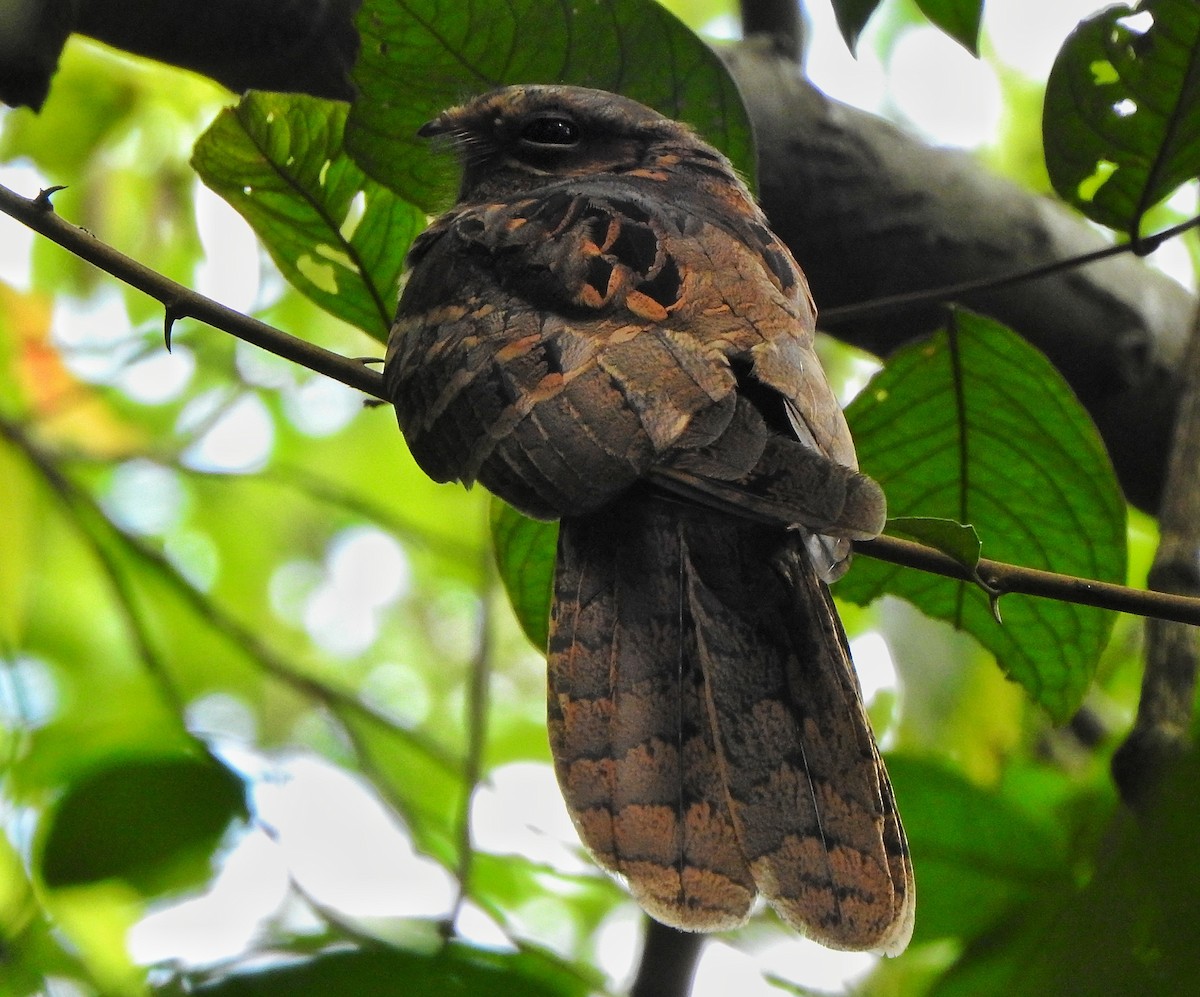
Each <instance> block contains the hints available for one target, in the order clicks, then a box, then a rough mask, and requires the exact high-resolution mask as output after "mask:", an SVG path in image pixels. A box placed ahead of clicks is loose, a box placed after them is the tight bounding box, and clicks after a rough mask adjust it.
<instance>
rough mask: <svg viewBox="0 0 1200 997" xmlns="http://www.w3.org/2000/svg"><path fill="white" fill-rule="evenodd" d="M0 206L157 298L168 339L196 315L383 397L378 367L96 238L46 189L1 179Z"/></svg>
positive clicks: (202, 319) (381, 379) (65, 247)
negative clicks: (35, 191) (22, 188)
mask: <svg viewBox="0 0 1200 997" xmlns="http://www.w3.org/2000/svg"><path fill="white" fill-rule="evenodd" d="M0 211H3V212H4V213H5V214H6V215H8V216H10V217H11V218H15V219H16V220H17V221H19V222H20V223H21V224H22V225H25V226H27V227H29V228H31V229H33V231H35V232H37V233H38V234H39V235H44V236H45V237H46V238H47V239H49V240H50V241H51V242H56V243H58V245H60V246H62V247H63V248H64V249H66V250H68V251H70V252H72V253H74V254H75V255H76V256H78V257H79V258H80V259H82V260H86V261H87V262H88V263H91V264H92V265H93V266H97V267H99V268H100V269H101V270H103V271H105V272H106V273H109V274H112V276H114V277H116V278H117V279H118V280H121V281H124V282H125V283H126V284H129V285H130V286H131V287H136V288H137V289H138V290H139V291H144V292H145V293H146V294H148V295H150V297H152V298H155V299H156V300H157V301H159V302H160V303H161V304H162V306H163V308H164V309H165V310H166V319H165V323H166V324H165V327H164V328H165V333H166V336H167V337H168V339H169V337H170V332H171V325H172V324H173V323H174V322H175V321H177V320H178V319H180V318H194V319H199V320H200V321H201V322H204V323H206V324H207V325H210V326H212V327H213V328H214V329H219V330H221V331H222V332H227V333H229V334H230V335H232V336H236V337H237V338H238V339H241V340H244V341H245V342H247V343H252V344H253V345H255V346H260V347H262V348H263V349H264V350H267V351H268V352H270V353H274V354H275V355H276V356H279V357H283V358H284V359H285V360H292V361H294V362H295V363H298V364H300V365H301V366H303V367H307V368H308V369H309V370H313V371H316V372H317V373H319V374H325V375H327V376H329V377H332V378H333V379H334V380H336V381H341V382H342V384H345V385H347V386H349V387H351V388H357V389H358V390H359V391H363V392H365V393H366V394H368V395H373V396H374V397H376V398H383V375H381V374H380V373H379V372H378V371H375V370H371V368H369V367H367V366H364V365H363V364H362V363H360V362H358V361H355V360H350V359H348V358H346V357H343V356H341V355H340V354H337V353H334V352H332V351H331V350H326V349H323V348H322V347H320V346H316V345H314V344H313V343H309V342H306V341H305V340H303V339H298V338H297V337H295V336H290V335H288V334H287V333H286V332H283V331H281V330H279V329H276V328H275V327H274V326H270V325H267V323H266V322H260V321H259V320H258V319H255V318H250V317H249V316H248V315H243V314H242V313H241V312H239V311H237V310H235V309H233V308H230V307H228V306H227V305H223V304H221V303H220V302H218V301H214V300H213V299H212V298H208V297H205V296H204V295H203V294H199V293H197V292H196V291H193V290H192V289H191V288H188V287H185V286H184V285H183V284H179V283H177V282H176V281H173V280H171V279H170V278H169V277H165V276H163V275H162V274H160V273H158V272H157V271H156V270H151V269H150V268H149V267H147V266H146V265H145V264H142V263H139V262H138V261H137V260H135V259H133V258H132V257H129V256H126V255H125V254H124V253H122V252H120V251H119V250H117V249H114V248H113V247H112V246H110V245H108V244H107V243H104V242H101V241H100V240H99V239H97V238H96V237H95V236H93V235H92V234H91V233H90V232H88V231H87V230H86V229H82V228H80V227H79V226H77V225H72V224H71V223H70V222H68V221H65V220H64V219H63V218H61V217H59V216H58V215H57V214H55V212H54V209H53V207H52V206H51V204H50V197H49V192H42V193H41V194H39V195H38V196H37V197H36V198H33V199H32V200H30V199H29V198H25V197H22V196H21V195H20V194H17V193H15V192H14V191H12V190H9V189H8V188H7V187H4V186H2V185H0Z"/></svg>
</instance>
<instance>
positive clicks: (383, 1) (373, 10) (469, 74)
mask: <svg viewBox="0 0 1200 997" xmlns="http://www.w3.org/2000/svg"><path fill="white" fill-rule="evenodd" d="M358 27H359V32H360V34H361V36H362V47H361V50H360V53H359V59H358V63H357V65H356V66H355V70H354V81H355V84H356V85H357V86H358V88H359V91H360V96H359V99H358V100H356V101H355V103H354V106H353V108H352V109H351V112H350V119H349V121H348V122H347V125H346V145H347V149H348V150H349V152H350V154H351V155H352V156H353V157H354V158H355V159H356V160H357V161H358V162H359V163H360V164H361V165H362V167H363V169H365V170H366V171H367V172H368V173H369V174H370V175H371V176H373V177H375V178H376V179H378V180H379V181H380V182H382V183H385V184H387V185H388V186H390V187H391V188H392V189H393V190H396V191H399V192H400V193H402V194H403V195H404V196H405V197H407V198H408V199H410V200H412V201H413V202H415V203H417V204H419V205H421V206H422V207H423V208H426V209H427V210H430V211H433V210H436V209H438V208H439V207H442V206H444V205H445V204H446V203H447V202H448V201H449V200H450V199H451V198H452V197H453V194H454V190H455V188H456V186H457V171H456V170H455V169H454V168H453V164H452V163H451V162H450V161H449V159H448V158H447V157H432V156H430V155H429V147H428V144H427V143H426V142H424V141H423V140H420V139H418V138H417V137H416V131H417V129H418V128H419V127H420V126H421V125H422V124H423V123H424V122H426V121H428V120H429V119H430V118H432V117H434V116H436V115H437V114H439V113H440V112H441V111H443V110H445V108H447V107H449V106H451V105H454V104H458V103H461V102H462V101H463V100H464V99H465V98H467V97H469V96H470V95H471V94H472V93H482V92H484V91H487V90H491V89H493V88H495V87H498V86H502V85H504V84H511V83H571V84H577V85H580V86H590V87H598V88H601V89H604V90H612V91H615V92H617V93H621V94H624V95H626V96H628V97H632V98H633V99H635V100H639V101H641V102H642V103H645V104H648V105H650V106H652V107H654V108H656V109H658V110H659V111H661V112H662V113H663V114H667V115H669V116H670V117H673V118H678V119H680V120H683V121H686V122H688V123H689V124H691V125H692V126H693V127H695V128H696V129H697V130H698V131H699V132H700V133H701V134H702V135H703V136H704V137H705V138H706V139H707V140H708V141H710V142H712V143H713V144H714V145H716V146H717V147H718V148H720V149H721V150H722V151H724V152H725V154H726V155H728V156H729V158H730V159H732V160H733V162H734V164H735V165H736V166H737V167H738V168H739V169H740V170H741V171H742V173H743V174H745V175H746V176H747V177H753V176H754V146H753V139H752V136H751V133H750V124H749V121H748V119H747V117H746V113H745V110H744V108H743V107H742V102H741V98H740V97H739V96H738V92H737V89H736V87H735V86H734V84H733V81H732V80H731V79H730V77H729V74H728V73H727V72H726V70H725V67H724V66H723V65H722V64H721V62H720V60H719V59H718V58H717V57H716V55H715V54H714V53H713V51H712V50H711V49H710V48H708V46H707V45H705V44H704V43H703V42H702V41H700V39H699V38H698V37H697V36H696V35H694V34H693V33H692V32H691V31H690V30H689V29H688V28H687V27H686V26H685V25H684V24H683V23H682V22H681V21H679V20H678V19H677V18H676V17H675V16H674V15H673V14H671V13H670V12H668V11H667V10H665V9H663V8H662V7H661V6H659V5H658V4H657V3H654V2H652V0H609V2H606V3H587V4H565V3H559V2H557V0H502V2H496V3H489V4H447V3H442V2H441V0H410V2H407V3H403V4H399V3H395V2H394V0H366V2H364V3H363V5H362V9H361V11H360V13H359V16H358Z"/></svg>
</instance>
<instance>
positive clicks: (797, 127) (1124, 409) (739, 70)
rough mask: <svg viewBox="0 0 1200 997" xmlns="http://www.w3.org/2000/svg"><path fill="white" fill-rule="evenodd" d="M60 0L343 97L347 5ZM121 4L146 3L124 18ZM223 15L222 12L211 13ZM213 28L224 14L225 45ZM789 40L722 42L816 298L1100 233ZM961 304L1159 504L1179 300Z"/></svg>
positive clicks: (880, 346) (180, 52) (84, 18)
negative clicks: (892, 110)
mask: <svg viewBox="0 0 1200 997" xmlns="http://www.w3.org/2000/svg"><path fill="white" fill-rule="evenodd" d="M14 2H15V3H17V5H18V6H20V5H21V4H22V3H27V2H28V3H33V2H34V0H14ZM74 2H77V3H78V5H79V7H78V15H79V22H78V24H79V25H83V26H85V27H86V28H87V30H89V31H91V32H92V33H93V34H94V35H95V36H96V37H100V38H104V39H105V40H107V41H108V42H110V43H111V44H115V45H125V46H128V47H130V48H131V49H132V50H134V51H137V52H139V53H141V54H147V55H152V56H155V57H158V58H160V59H164V60H166V61H170V62H173V63H175V64H177V65H184V66H187V67H189V68H192V69H196V70H198V71H200V72H205V73H209V74H210V75H212V76H213V77H214V78H216V79H218V80H220V81H221V82H223V83H225V84H226V85H227V86H231V87H233V88H235V89H240V88H242V87H245V86H251V85H252V86H256V87H261V88H264V89H278V90H286V89H292V90H301V91H306V92H309V93H316V94H322V95H341V96H344V95H345V94H347V93H348V92H349V82H348V80H347V78H346V75H345V74H346V66H348V65H349V58H350V53H351V52H352V50H353V44H352V41H353V39H352V32H353V27H352V24H351V20H350V12H351V10H352V9H353V8H355V7H356V6H357V0H261V2H259V3H255V4H246V3H244V2H237V0H212V2H210V3H206V4H196V3H195V2H194V0H136V2H131V0H74ZM74 2H72V3H68V4H67V5H66V6H67V9H68V10H69V9H71V8H72V7H73V6H74ZM788 2H790V0H788ZM231 6H232V7H236V8H237V10H236V11H235V12H233V13H230V8H231ZM133 10H140V11H142V15H141V16H139V17H131V16H130V13H129V12H130V11H133ZM222 10H223V11H225V12H226V14H227V15H228V17H229V18H230V20H225V21H222V18H221V16H219V12H220V11H222ZM781 10H782V8H781V7H780V5H779V2H778V0H761V2H760V3H757V4H755V5H754V6H753V9H750V10H748V12H747V13H748V15H751V14H753V15H754V16H753V17H751V21H750V23H751V26H752V27H763V28H766V29H767V30H771V31H776V32H778V30H780V26H781V25H783V30H785V33H786V25H787V23H789V22H788V19H787V18H786V17H784V16H783V13H781ZM164 12H167V13H164ZM168 15H169V16H168ZM201 15H203V16H201ZM222 23H225V24H229V23H234V24H236V25H237V34H238V38H237V40H236V44H233V43H231V42H230V41H229V39H228V38H227V37H225V35H224V34H223V33H222V28H221V24H222ZM151 25H158V26H159V27H158V28H157V29H156V30H154V31H150V30H148V26H151ZM180 25H186V26H187V30H179V27H180ZM314 25H317V26H319V27H318V28H317V29H314V27H313V26H314ZM313 30H319V32H321V34H320V35H318V36H317V38H318V40H320V39H324V41H325V42H326V44H324V45H321V46H319V49H320V51H321V52H323V53H324V54H323V55H320V56H319V57H316V56H314V55H313V53H312V52H311V51H310V50H309V49H306V48H305V45H306V44H308V42H307V41H306V39H308V40H309V41H312V40H313V38H314V36H313V35H312V34H311V32H312V31H313ZM347 32H350V33H351V35H350V36H349V37H350V38H351V41H350V43H347V42H346V38H347V37H348V36H347ZM168 36H169V37H168ZM156 38H157V39H158V40H157V41H156V40H155V39H156ZM313 44H316V42H315V41H314V42H313ZM781 51H782V54H781ZM788 52H789V46H788V45H783V46H780V44H779V40H778V39H777V38H765V39H764V38H752V39H750V40H749V41H747V42H745V43H742V44H740V45H736V46H733V47H731V48H729V49H727V50H725V53H724V54H725V57H726V62H727V64H728V65H729V67H730V69H731V71H732V72H733V74H734V76H735V77H736V79H737V80H738V83H739V85H740V86H741V89H742V93H743V95H744V97H745V98H746V101H747V103H748V106H749V108H750V113H751V116H752V118H753V119H754V122H755V126H756V129H757V134H758V141H759V161H760V166H761V184H760V187H761V193H762V199H763V202H764V205H765V207H766V209H767V213H768V214H769V215H770V217H771V220H772V223H773V224H774V226H775V227H776V228H777V230H778V231H779V232H780V234H781V235H782V236H783V237H784V239H786V240H787V242H788V243H789V245H790V246H791V247H792V248H793V250H794V251H795V253H796V256H797V258H798V259H799V260H800V262H801V264H802V265H803V266H804V268H805V270H806V271H807V273H808V275H809V278H810V280H811V283H812V285H813V290H814V294H815V296H816V299H817V302H818V304H819V305H820V306H821V308H822V309H824V310H826V311H832V310H833V309H835V308H838V307H840V306H844V305H849V304H854V303H859V302H864V301H868V300H870V299H873V298H878V297H883V296H889V295H892V294H896V293H901V292H905V291H913V290H918V289H923V288H933V287H938V286H943V285H949V284H955V283H959V282H961V281H964V280H970V279H974V278H979V277H984V276H993V275H1001V274H1008V273H1011V272H1012V271H1014V270H1016V269H1019V268H1022V267H1027V266H1033V265H1036V264H1040V263H1046V262H1049V261H1052V260H1057V259H1063V258H1066V257H1069V256H1075V255H1079V254H1081V253H1085V252H1088V251H1089V250H1093V249H1095V248H1097V246H1099V245H1102V244H1103V239H1102V238H1101V237H1100V236H1099V235H1098V234H1096V233H1095V232H1094V231H1093V230H1092V229H1091V228H1090V227H1089V226H1088V225H1087V224H1086V223H1084V222H1083V221H1082V220H1081V219H1080V218H1078V217H1077V216H1075V215H1074V214H1073V213H1071V212H1070V211H1068V210H1067V209H1065V208H1063V207H1061V206H1059V205H1057V204H1055V203H1054V202H1052V201H1050V200H1049V199H1046V198H1041V197H1037V196H1035V195H1032V194H1030V193H1029V192H1028V191H1026V190H1024V189H1022V188H1020V187H1018V186H1017V185H1015V184H1013V183H1009V182H1007V181H1004V180H1001V179H999V178H997V177H995V176H992V175H990V174H989V173H987V172H986V171H985V170H983V169H982V168H981V167H980V166H979V165H978V164H977V163H975V162H974V161H973V160H972V159H970V158H969V157H968V156H966V155H964V154H961V153H956V152H950V151H946V150H939V149H932V148H929V147H928V146H925V145H923V144H922V143H920V142H919V141H917V140H916V139H914V138H912V137H909V136H907V135H905V134H904V133H903V132H901V131H900V130H899V129H897V128H895V127H893V126H891V125H890V124H888V123H887V122H885V121H883V120H881V119H879V118H877V117H875V116H873V115H870V114H867V113H865V112H862V111H858V110H855V109H853V108H849V107H847V106H845V105H842V104H839V103H837V102H835V101H831V100H829V99H828V98H826V97H825V96H824V95H822V94H821V93H820V92H819V91H818V90H816V89H815V88H814V87H813V86H812V85H811V84H810V83H809V82H808V81H807V80H806V79H805V77H804V76H803V73H802V71H801V70H800V69H799V68H798V66H797V64H796V63H795V61H794V59H793V58H792V57H791V55H790V54H788ZM306 53H307V54H306ZM2 68H3V67H0V69H2ZM963 304H966V305H968V306H970V307H973V308H975V309H977V310H979V311H981V312H983V313H985V314H988V315H992V316H994V317H996V318H998V319H999V320H1001V321H1003V322H1005V323H1007V324H1009V325H1011V326H1012V327H1013V328H1015V329H1016V330H1017V331H1019V332H1020V333H1021V334H1022V335H1024V336H1025V337H1026V338H1027V339H1029V340H1030V342H1032V343H1034V344H1035V345H1036V346H1038V347H1039V348H1041V349H1042V350H1043V351H1044V352H1045V353H1046V354H1047V355H1048V356H1049V357H1050V359H1051V360H1052V361H1053V362H1054V363H1055V364H1056V365H1057V367H1058V368H1059V369H1060V370H1061V371H1062V372H1063V374H1064V375H1065V376H1066V378H1067V380H1068V381H1070V383H1071V385H1072V387H1073V388H1074V389H1075V391H1076V392H1077V393H1078V394H1079V396H1080V398H1081V399H1082V400H1083V402H1084V404H1085V405H1086V406H1087V407H1088V410H1089V411H1090V412H1091V413H1092V416H1093V418H1094V419H1095V420H1096V424H1097V426H1098V427H1099V429H1100V432H1101V434H1102V435H1103V436H1104V439H1105V442H1106V443H1107V445H1108V449H1109V452H1110V454H1111V455H1112V458H1113V462H1114V464H1115V465H1116V468H1117V473H1118V475H1119V476H1120V478H1121V481H1122V483H1123V485H1124V487H1125V490H1126V494H1127V495H1128V497H1129V498H1130V500H1131V501H1133V502H1135V503H1136V504H1138V505H1141V506H1143V507H1144V508H1147V509H1151V510H1153V509H1155V508H1157V503H1158V498H1159V495H1160V494H1161V489H1162V480H1163V475H1164V473H1165V468H1166V459H1167V452H1168V446H1169V443H1168V441H1169V439H1170V432H1171V426H1172V420H1173V414H1174V409H1175V401H1176V399H1177V397H1178V392H1179V389H1178V383H1177V374H1176V368H1177V365H1178V363H1179V360H1180V358H1181V356H1182V353H1183V344H1184V341H1185V339H1186V334H1187V329H1188V326H1189V323H1190V316H1191V311H1192V300H1191V297H1190V295H1188V294H1187V293H1186V292H1185V291H1184V290H1183V289H1181V288H1180V287H1179V286H1178V285H1176V284H1175V283H1174V282H1173V281H1171V280H1169V279H1168V278H1166V277H1163V276H1162V275H1160V274H1158V273H1157V272H1155V271H1153V270H1151V269H1150V268H1148V267H1146V266H1145V265H1143V264H1142V263H1141V262H1139V261H1137V260H1134V259H1132V258H1127V257H1121V258H1117V259H1113V260H1107V261H1104V262H1102V263H1096V264H1092V265H1089V266H1088V267H1086V268H1085V269H1083V270H1080V271H1075V272H1069V273H1062V274H1057V275H1055V276H1053V277H1045V278H1041V279H1039V280H1036V281H1031V282H1028V283H1026V284H1021V285H1018V286H1013V287H1008V288H1005V289H1004V290H1003V291H995V292H991V293H988V294H976V295H970V296H967V297H966V298H965V300H964V301H963ZM935 314H936V310H935V309H930V308H927V309H925V310H914V311H910V312H905V313H894V314H890V315H887V316H885V317H882V318H874V319H859V320H855V321H844V322H830V323H829V330H830V331H831V332H833V333H835V334H836V335H838V336H839V337H841V338H844V339H846V340H847V341H849V342H852V343H855V344H857V345H861V346H863V347H864V348H867V349H870V350H873V351H875V352H878V353H881V354H885V355H886V354H887V353H888V352H889V351H890V350H892V349H894V348H895V347H896V346H898V345H899V344H900V343H902V342H904V341H906V340H909V339H911V338H913V337H914V336H916V335H919V334H921V333H922V332H924V331H926V330H927V329H928V328H930V326H931V325H932V323H933V321H934V318H933V316H934V315H935Z"/></svg>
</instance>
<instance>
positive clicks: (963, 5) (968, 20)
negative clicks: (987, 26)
mask: <svg viewBox="0 0 1200 997" xmlns="http://www.w3.org/2000/svg"><path fill="white" fill-rule="evenodd" d="M917 6H918V7H920V8H921V13H922V14H924V15H925V16H926V17H927V18H929V20H930V21H932V22H933V23H934V24H935V25H936V26H937V27H939V28H941V29H942V31H944V32H945V33H946V34H948V35H949V36H950V37H951V38H953V39H954V40H955V41H956V42H958V43H959V44H960V45H962V47H963V48H965V49H966V50H967V51H968V52H970V53H971V54H972V55H974V56H978V55H979V22H980V21H981V20H982V18H983V0H917Z"/></svg>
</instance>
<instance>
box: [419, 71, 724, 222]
mask: <svg viewBox="0 0 1200 997" xmlns="http://www.w3.org/2000/svg"><path fill="white" fill-rule="evenodd" d="M418 134H419V135H421V136H423V137H427V138H432V137H441V138H444V139H447V140H449V142H450V143H451V144H452V145H453V147H454V150H455V151H456V152H457V154H458V156H459V158H460V160H461V161H462V167H463V178H462V186H461V189H460V192H459V197H460V199H462V200H482V199H486V198H487V197H490V196H496V195H498V194H505V195H507V194H512V193H520V192H522V191H525V190H529V191H533V190H537V189H538V188H540V187H544V186H545V185H546V184H547V183H550V182H556V181H558V180H561V179H563V178H566V177H588V176H596V175H601V174H613V173H616V174H622V173H623V174H628V173H632V172H633V171H635V170H652V169H654V168H656V167H658V166H660V165H662V164H663V163H667V164H668V165H670V164H674V163H675V162H677V161H678V160H679V159H680V158H681V157H682V158H684V159H686V160H689V161H700V162H703V163H707V164H708V169H709V171H710V172H714V173H715V172H721V171H724V172H727V173H728V174H729V177H730V179H734V173H733V170H732V168H731V167H730V166H729V163H728V161H727V160H726V159H725V157H724V156H722V155H721V154H720V153H719V152H717V151H716V150H715V149H713V148H712V147H711V146H709V145H708V144H706V143H705V142H704V141H702V140H701V139H700V138H698V137H697V136H696V134H695V133H694V132H693V131H692V130H691V129H690V128H688V127H687V126H686V125H683V124H680V123H679V122H678V121H673V120H672V119H670V118H667V117H664V116H663V115H661V114H659V113H658V112H657V111H654V110H652V109H650V108H649V107H646V106H645V105H644V104H639V103H638V102H637V101H634V100H630V99H629V98H628V97H622V96H619V95H617V94H613V93H608V92H606V91H603V90H591V89H587V88H585V87H571V86H552V85H543V86H535V85H523V86H508V87H502V88H501V89H499V90H493V91H491V92H490V93H486V94H483V95H482V96H479V97H476V98H475V99H473V100H471V101H468V102H467V103H465V104H461V105H459V106H457V107H452V108H450V109H449V110H447V111H444V112H443V113H442V114H440V115H438V116H437V117H436V118H434V119H433V120H432V121H430V122H428V123H427V124H425V125H424V126H422V128H421V129H420V131H419V132H418ZM735 182H736V181H735Z"/></svg>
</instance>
